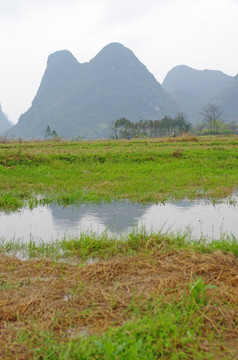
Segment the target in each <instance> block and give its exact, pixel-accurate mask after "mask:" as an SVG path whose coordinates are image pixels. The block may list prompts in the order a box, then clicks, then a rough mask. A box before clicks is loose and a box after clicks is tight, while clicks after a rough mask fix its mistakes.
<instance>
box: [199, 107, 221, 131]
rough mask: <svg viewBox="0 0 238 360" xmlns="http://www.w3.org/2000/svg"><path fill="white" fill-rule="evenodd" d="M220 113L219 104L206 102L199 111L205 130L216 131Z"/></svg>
mask: <svg viewBox="0 0 238 360" xmlns="http://www.w3.org/2000/svg"><path fill="white" fill-rule="evenodd" d="M221 114H222V111H221V108H220V106H218V105H216V104H213V103H209V104H207V105H206V106H205V107H204V108H203V110H202V111H201V115H202V117H203V123H204V125H205V127H206V128H207V130H209V131H210V132H211V133H212V134H216V133H218V128H219V126H220V123H221Z"/></svg>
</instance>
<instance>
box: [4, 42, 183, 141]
mask: <svg viewBox="0 0 238 360" xmlns="http://www.w3.org/2000/svg"><path fill="white" fill-rule="evenodd" d="M177 111H178V106H177V105H176V103H175V101H174V100H173V99H172V97H171V96H170V95H169V94H168V93H166V91H165V90H164V89H163V88H162V86H161V85H160V84H159V83H158V81H157V80H156V79H155V77H154V76H153V75H152V74H151V73H150V72H149V71H148V70H147V69H146V67H145V66H144V65H143V64H142V63H141V62H140V61H139V60H138V59H137V58H136V56H135V55H134V54H133V52H132V51H131V50H129V49H127V48H126V47H124V46H123V45H121V44H119V43H111V44H109V45H107V46H106V47H104V48H103V49H102V50H101V51H100V52H99V54H97V55H96V56H95V57H94V58H93V59H92V60H91V61H90V62H88V63H84V64H81V63H79V62H78V61H77V60H76V59H75V58H74V57H73V55H72V54H71V53H70V52H69V51H66V50H64V51H59V52H56V53H54V54H52V55H50V56H49V58H48V62H47V68H46V70H45V73H44V76H43V78H42V81H41V84H40V87H39V90H38V92H37V94H36V96H35V98H34V100H33V102H32V106H31V108H30V109H29V110H28V111H27V112H26V113H25V114H23V115H21V117H20V119H19V121H18V123H17V125H15V126H13V127H12V128H11V129H10V130H9V131H8V132H7V134H8V136H17V137H19V136H22V137H24V138H31V137H37V138H42V137H43V136H44V131H45V129H46V128H47V126H48V125H49V126H50V128H51V129H52V130H53V129H54V130H56V131H57V133H58V135H61V136H63V137H66V138H73V137H78V136H80V137H85V138H102V137H108V136H109V134H110V126H111V123H112V121H113V120H117V119H119V118H121V117H126V118H128V119H130V120H131V121H138V120H140V119H154V120H155V119H158V118H161V117H163V116H165V115H171V116H173V115H174V114H175V113H176V112H177Z"/></svg>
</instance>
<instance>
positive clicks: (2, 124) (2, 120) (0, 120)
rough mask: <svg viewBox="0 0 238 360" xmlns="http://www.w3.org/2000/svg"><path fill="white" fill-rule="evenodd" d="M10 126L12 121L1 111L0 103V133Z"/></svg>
mask: <svg viewBox="0 0 238 360" xmlns="http://www.w3.org/2000/svg"><path fill="white" fill-rule="evenodd" d="M11 126H12V123H11V122H10V121H9V120H8V117H7V115H6V114H4V112H3V111H2V107H1V104H0V134H1V133H3V132H4V131H6V130H7V129H9V128H10V127H11Z"/></svg>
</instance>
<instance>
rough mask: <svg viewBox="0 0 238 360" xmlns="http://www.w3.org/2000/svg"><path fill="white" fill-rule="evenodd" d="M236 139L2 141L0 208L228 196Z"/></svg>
mask: <svg viewBox="0 0 238 360" xmlns="http://www.w3.org/2000/svg"><path fill="white" fill-rule="evenodd" d="M237 145H238V138H237V136H231V137H208V138H206V137H201V138H196V137H182V138H171V139H153V140H149V139H146V140H130V141H127V140H124V141H123V140H121V141H113V140H110V141H109V140H107V141H106V140H105V141H93V142H89V141H82V142H77V143H76V142H74V143H72V142H53V141H52V142H39V143H33V142H29V143H19V144H18V143H10V144H0V164H1V165H0V180H1V181H0V208H2V209H17V208H19V207H22V206H24V205H25V204H26V203H28V204H29V205H30V206H34V205H37V203H38V201H39V199H40V201H41V202H42V203H43V204H44V203H46V202H57V203H58V204H73V203H79V202H84V201H93V202H98V201H112V200H114V199H117V200H118V199H130V200H132V201H139V202H152V203H157V202H163V201H167V200H173V199H183V198H185V197H187V198H199V197H205V198H211V199H217V198H222V197H226V196H229V195H231V194H232V193H233V192H234V191H235V190H236V189H237V186H238V185H237V184H238V180H237V169H238V151H237V149H238V147H237ZM39 195H40V196H39Z"/></svg>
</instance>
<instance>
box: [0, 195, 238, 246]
mask: <svg viewBox="0 0 238 360" xmlns="http://www.w3.org/2000/svg"><path fill="white" fill-rule="evenodd" d="M237 201H238V198H237V196H236V197H233V198H232V199H230V201H228V200H224V201H223V202H221V203H217V204H215V205H214V204H213V203H211V202H209V201H205V200H203V201H188V200H184V201H178V202H174V203H167V204H165V205H162V204H159V205H140V204H136V203H131V202H128V201H126V202H120V203H112V204H101V205H95V204H82V205H80V206H68V207H66V208H65V207H62V206H57V205H48V206H39V207H37V208H35V209H33V210H30V209H26V208H25V209H23V210H22V211H20V212H16V213H10V214H6V213H4V212H0V238H4V239H6V240H19V239H20V240H23V241H24V242H28V241H30V240H34V241H44V242H50V241H52V240H57V239H62V238H64V237H66V238H68V237H76V236H80V234H81V233H85V232H95V233H97V234H102V233H103V232H105V231H106V230H108V231H109V233H112V234H116V233H118V232H119V233H122V234H126V233H128V232H131V231H132V230H133V228H135V227H136V228H138V229H140V228H142V227H143V229H145V230H146V231H148V232H150V231H160V230H161V231H162V232H166V231H172V232H178V231H179V232H184V231H188V232H189V233H191V237H192V238H196V239H200V238H202V237H203V238H209V239H211V238H213V239H219V238H221V236H222V235H224V234H228V235H230V234H233V235H234V236H236V237H237V236H238V205H237Z"/></svg>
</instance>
